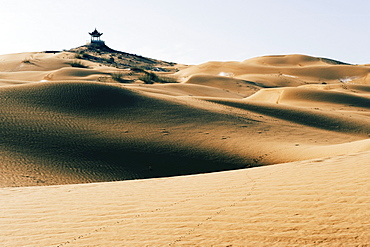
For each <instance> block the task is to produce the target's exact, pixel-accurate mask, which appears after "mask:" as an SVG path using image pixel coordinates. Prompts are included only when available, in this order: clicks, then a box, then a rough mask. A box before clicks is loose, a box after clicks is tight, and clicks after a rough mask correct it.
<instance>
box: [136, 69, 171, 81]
mask: <svg viewBox="0 0 370 247" xmlns="http://www.w3.org/2000/svg"><path fill="white" fill-rule="evenodd" d="M139 80H142V81H143V82H144V83H145V84H153V83H155V82H158V83H177V80H176V79H175V78H173V77H167V76H157V75H156V74H154V73H153V72H146V71H145V74H143V75H142V76H140V77H139Z"/></svg>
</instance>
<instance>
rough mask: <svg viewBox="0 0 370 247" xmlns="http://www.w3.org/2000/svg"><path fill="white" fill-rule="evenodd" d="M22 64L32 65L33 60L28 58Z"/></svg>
mask: <svg viewBox="0 0 370 247" xmlns="http://www.w3.org/2000/svg"><path fill="white" fill-rule="evenodd" d="M22 63H28V64H32V62H31V60H30V59H28V58H25V59H24V60H23V61H22Z"/></svg>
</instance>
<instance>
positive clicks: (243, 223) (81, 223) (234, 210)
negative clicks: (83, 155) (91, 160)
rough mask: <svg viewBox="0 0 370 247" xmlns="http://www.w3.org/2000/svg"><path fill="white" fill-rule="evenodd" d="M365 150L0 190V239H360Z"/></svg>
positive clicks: (67, 242)
mask: <svg viewBox="0 0 370 247" xmlns="http://www.w3.org/2000/svg"><path fill="white" fill-rule="evenodd" d="M369 159H370V153H369V152H364V153H358V154H350V155H346V156H337V157H330V158H323V159H315V160H308V161H301V162H294V163H288V164H279V165H274V166H266V167H259V168H251V169H243V170H238V171H228V172H220V173H212V174H202V175H193V176H182V177H173V178H161V179H149V180H135V181H124V182H114V183H97V184H85V185H64V186H51V187H50V186H40V187H21V188H2V189H0V193H1V198H2V203H1V204H0V210H1V212H2V218H1V219H0V222H1V225H2V227H1V229H0V236H2V237H1V240H2V244H3V245H4V246H367V245H368V243H369V241H370V235H369V231H368V227H369V224H370V217H369V207H368V205H369V203H370V199H369V195H368V194H369V184H370V181H369V176H368V174H369V172H370V170H369V169H370V166H369Z"/></svg>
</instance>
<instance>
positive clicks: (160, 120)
mask: <svg viewBox="0 0 370 247" xmlns="http://www.w3.org/2000/svg"><path fill="white" fill-rule="evenodd" d="M103 48H104V49H103ZM103 48H101V49H98V50H97V48H91V47H90V48H89V47H86V46H83V47H79V48H76V49H71V50H69V51H64V52H56V53H53V52H42V53H37V52H35V53H20V54H10V55H2V56H0V119H1V126H0V138H1V141H0V164H1V167H0V187H1V189H0V198H1V203H0V211H1V212H2V213H1V214H2V217H0V221H1V222H0V226H1V228H0V240H1V243H2V245H4V246H369V244H370V235H369V233H368V230H367V229H369V228H370V216H369V215H370V210H369V205H370V197H369V189H370V188H369V185H370V183H369V182H370V181H369V174H370V173H369V165H370V161H369V158H370V140H369V135H370V118H369V116H370V111H369V110H370V109H369V108H370V81H369V80H370V79H369V78H368V74H369V72H370V66H367V65H350V64H345V63H341V62H339V61H335V60H331V59H325V58H315V57H310V56H304V55H286V56H266V57H259V58H253V59H249V60H245V61H243V62H208V63H205V64H200V65H193V66H187V65H179V64H175V63H168V62H164V61H159V60H154V59H148V58H144V57H141V56H137V55H132V54H128V53H122V52H117V51H114V50H111V49H110V48H108V47H103ZM81 64H82V66H81ZM117 75H118V77H119V78H118V79H117V78H115V77H117ZM148 77H151V78H152V79H151V80H153V81H151V82H150V83H153V84H144V82H145V81H146V80H147V79H145V78H148ZM153 78H154V79H153ZM174 80H177V83H169V82H174ZM164 82H166V83H164ZM122 180H129V181H122Z"/></svg>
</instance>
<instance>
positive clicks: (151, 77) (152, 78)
mask: <svg viewBox="0 0 370 247" xmlns="http://www.w3.org/2000/svg"><path fill="white" fill-rule="evenodd" d="M139 80H142V81H143V82H144V83H145V84H153V83H154V82H158V80H159V78H158V76H157V75H156V74H154V73H152V72H145V74H143V75H142V76H140V77H139Z"/></svg>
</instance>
